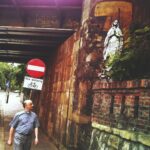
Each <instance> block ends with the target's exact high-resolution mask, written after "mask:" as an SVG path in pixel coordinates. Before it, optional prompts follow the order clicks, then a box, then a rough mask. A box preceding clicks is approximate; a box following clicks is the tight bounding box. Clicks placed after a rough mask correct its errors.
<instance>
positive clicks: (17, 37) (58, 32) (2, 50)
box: [0, 26, 74, 62]
mask: <svg viewBox="0 0 150 150" xmlns="http://www.w3.org/2000/svg"><path fill="white" fill-rule="evenodd" d="M73 33H74V30H73V29H57V28H35V27H4V26H3V27H0V60H1V61H14V62H26V61H28V60H30V59H31V58H41V59H43V60H45V61H47V59H48V57H49V56H50V55H53V54H54V53H55V52H56V50H57V48H58V47H59V45H60V44H61V43H62V42H63V41H65V40H66V39H67V38H68V37H69V36H71V35H72V34H73Z"/></svg>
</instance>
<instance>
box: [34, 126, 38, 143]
mask: <svg viewBox="0 0 150 150" xmlns="http://www.w3.org/2000/svg"><path fill="white" fill-rule="evenodd" d="M34 132H35V141H34V144H35V145H37V144H38V142H39V138H38V134H39V130H38V128H35V129H34Z"/></svg>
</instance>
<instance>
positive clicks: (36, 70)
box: [26, 59, 46, 78]
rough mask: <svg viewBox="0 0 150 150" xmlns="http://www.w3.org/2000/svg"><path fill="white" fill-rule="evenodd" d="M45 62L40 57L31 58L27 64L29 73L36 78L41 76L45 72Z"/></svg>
mask: <svg viewBox="0 0 150 150" xmlns="http://www.w3.org/2000/svg"><path fill="white" fill-rule="evenodd" d="M45 70H46V67H45V63H44V62H43V61H42V60H40V59H31V60H30V61H29V62H28V63H27V66H26V71H27V73H28V75H30V76H31V77H34V78H40V77H42V76H44V74H45Z"/></svg>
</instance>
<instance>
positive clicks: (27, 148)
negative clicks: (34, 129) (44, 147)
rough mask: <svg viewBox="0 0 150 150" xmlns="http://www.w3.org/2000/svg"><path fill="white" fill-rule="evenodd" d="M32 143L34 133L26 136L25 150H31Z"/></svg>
mask: <svg viewBox="0 0 150 150" xmlns="http://www.w3.org/2000/svg"><path fill="white" fill-rule="evenodd" d="M31 145H32V135H31V136H28V137H27V138H26V141H25V143H24V145H23V150H30V149H31Z"/></svg>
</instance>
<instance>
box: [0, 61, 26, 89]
mask: <svg viewBox="0 0 150 150" xmlns="http://www.w3.org/2000/svg"><path fill="white" fill-rule="evenodd" d="M24 75H25V65H23V64H20V65H18V66H14V65H13V64H11V63H4V62H0V86H1V88H2V89H4V90H5V89H6V82H7V81H10V89H11V90H17V89H20V88H21V86H22V82H23V78H24Z"/></svg>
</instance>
